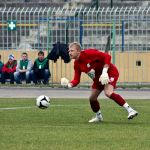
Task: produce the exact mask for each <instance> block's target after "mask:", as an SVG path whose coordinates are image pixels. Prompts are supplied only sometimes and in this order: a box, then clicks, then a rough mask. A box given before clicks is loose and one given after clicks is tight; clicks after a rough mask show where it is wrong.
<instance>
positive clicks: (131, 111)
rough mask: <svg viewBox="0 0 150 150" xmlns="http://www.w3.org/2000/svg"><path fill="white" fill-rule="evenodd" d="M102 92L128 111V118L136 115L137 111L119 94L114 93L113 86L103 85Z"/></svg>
mask: <svg viewBox="0 0 150 150" xmlns="http://www.w3.org/2000/svg"><path fill="white" fill-rule="evenodd" d="M104 93H105V95H106V96H107V97H109V98H110V99H112V100H114V101H115V102H116V103H117V104H118V105H120V106H122V107H123V108H125V109H126V110H127V112H128V119H133V118H134V117H135V116H137V115H138V112H137V111H135V110H134V109H133V108H132V107H130V106H129V104H128V103H127V102H126V101H125V100H124V99H123V98H122V97H121V96H120V95H119V94H116V93H114V87H113V85H111V84H107V85H105V88H104Z"/></svg>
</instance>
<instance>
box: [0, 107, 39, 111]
mask: <svg viewBox="0 0 150 150" xmlns="http://www.w3.org/2000/svg"><path fill="white" fill-rule="evenodd" d="M34 107H36V106H25V107H5V108H0V110H13V109H26V108H34Z"/></svg>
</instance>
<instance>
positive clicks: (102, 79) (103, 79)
mask: <svg viewBox="0 0 150 150" xmlns="http://www.w3.org/2000/svg"><path fill="white" fill-rule="evenodd" d="M107 70H108V69H106V68H104V69H103V72H102V74H101V76H100V78H99V81H100V82H101V83H102V85H105V84H108V83H109V76H108V73H107Z"/></svg>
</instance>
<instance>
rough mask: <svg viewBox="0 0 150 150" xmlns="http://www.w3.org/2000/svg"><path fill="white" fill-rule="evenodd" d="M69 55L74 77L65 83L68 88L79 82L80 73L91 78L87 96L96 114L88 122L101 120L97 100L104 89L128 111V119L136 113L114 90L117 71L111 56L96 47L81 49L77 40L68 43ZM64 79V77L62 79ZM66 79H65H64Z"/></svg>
mask: <svg viewBox="0 0 150 150" xmlns="http://www.w3.org/2000/svg"><path fill="white" fill-rule="evenodd" d="M69 55H70V58H71V59H75V61H74V79H73V80H72V81H71V82H69V81H68V83H67V84H66V81H65V83H64V84H63V81H61V84H62V85H63V86H67V87H68V88H71V87H74V86H76V85H78V84H79V82H80V76H81V73H82V72H84V73H86V74H87V75H88V76H89V77H90V78H92V80H93V85H92V92H91V95H90V97H89V101H90V105H91V109H92V110H93V112H95V113H96V116H95V117H94V118H92V119H91V120H89V122H100V121H103V117H102V112H101V110H100V104H99V102H98V100H97V98H98V96H99V95H100V93H101V92H102V91H103V90H104V93H105V95H106V96H107V97H108V98H110V99H112V100H114V101H115V102H116V103H117V104H118V105H120V106H122V107H123V108H125V110H127V112H128V119H132V118H134V117H135V116H137V115H138V112H137V111H135V110H134V109H133V108H131V107H130V106H129V104H128V103H127V102H126V101H125V100H124V99H123V98H122V97H121V96H120V95H119V94H117V93H115V92H114V88H115V87H116V82H117V80H118V77H119V72H118V70H117V68H116V66H114V65H113V64H112V63H111V56H110V55H109V54H106V53H103V52H101V51H99V50H97V49H86V50H82V51H81V46H80V44H79V43H77V42H73V43H71V44H70V45H69ZM63 80H64V79H63ZM66 80H67V79H66Z"/></svg>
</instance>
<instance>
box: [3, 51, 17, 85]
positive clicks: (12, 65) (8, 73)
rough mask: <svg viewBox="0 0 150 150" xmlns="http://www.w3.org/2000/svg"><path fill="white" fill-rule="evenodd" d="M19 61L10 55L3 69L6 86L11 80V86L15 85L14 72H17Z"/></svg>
mask: <svg viewBox="0 0 150 150" xmlns="http://www.w3.org/2000/svg"><path fill="white" fill-rule="evenodd" d="M16 66H17V61H16V60H15V58H14V55H12V54H10V55H9V57H8V61H7V62H6V64H4V66H3V68H2V84H5V82H6V79H10V84H14V72H15V71H16Z"/></svg>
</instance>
